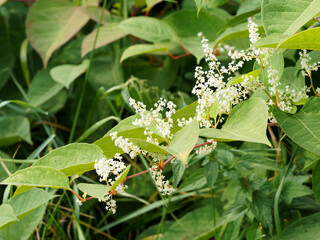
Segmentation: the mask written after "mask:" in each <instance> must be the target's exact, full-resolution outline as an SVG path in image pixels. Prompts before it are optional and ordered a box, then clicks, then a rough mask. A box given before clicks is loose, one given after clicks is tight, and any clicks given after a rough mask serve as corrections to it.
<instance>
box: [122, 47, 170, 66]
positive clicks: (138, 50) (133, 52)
mask: <svg viewBox="0 0 320 240" xmlns="http://www.w3.org/2000/svg"><path fill="white" fill-rule="evenodd" d="M167 50H168V47H166V46H161V45H153V44H136V45H132V46H130V47H128V48H127V49H126V50H125V51H124V52H123V54H122V56H121V59H120V62H123V61H124V60H126V59H127V58H129V57H133V56H137V55H141V54H147V53H152V52H165V51H167Z"/></svg>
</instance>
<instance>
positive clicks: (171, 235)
mask: <svg viewBox="0 0 320 240" xmlns="http://www.w3.org/2000/svg"><path fill="white" fill-rule="evenodd" d="M213 216H215V217H214V218H215V219H214V220H213ZM218 218H219V214H218V212H217V211H216V209H212V206H207V207H203V208H199V209H196V210H194V211H192V212H189V213H187V214H186V215H184V216H183V217H182V218H180V219H179V222H175V223H174V224H172V226H171V227H170V228H169V229H168V230H167V231H166V232H165V233H164V234H163V236H162V238H161V239H162V240H172V239H175V240H182V239H183V240H193V239H198V237H200V236H201V235H202V234H204V233H206V232H209V231H210V230H212V228H213V227H214V226H213V223H214V222H217V221H218ZM207 239H208V238H207Z"/></svg>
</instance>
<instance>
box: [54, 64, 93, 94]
mask: <svg viewBox="0 0 320 240" xmlns="http://www.w3.org/2000/svg"><path fill="white" fill-rule="evenodd" d="M88 66H89V60H87V59H85V60H83V62H82V63H81V64H79V65H71V64H65V65H60V66H57V67H54V68H52V69H51V70H50V75H51V77H52V79H53V80H55V81H56V82H58V83H60V84H61V85H63V86H65V87H66V88H67V89H69V87H70V85H71V83H72V82H73V81H74V80H76V79H77V78H78V77H79V76H80V75H81V74H82V73H83V72H85V71H86V70H87V68H88Z"/></svg>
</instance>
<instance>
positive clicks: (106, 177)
mask: <svg viewBox="0 0 320 240" xmlns="http://www.w3.org/2000/svg"><path fill="white" fill-rule="evenodd" d="M94 167H95V169H96V172H97V174H98V175H99V176H100V179H99V180H100V182H102V181H106V182H107V184H108V185H109V186H112V185H113V184H114V183H115V181H116V180H118V179H119V177H120V176H121V174H122V173H123V171H124V170H125V169H126V165H125V164H124V163H123V162H122V156H121V155H120V154H119V153H117V154H116V155H115V156H114V158H111V159H106V158H101V159H99V160H96V162H95V164H94ZM127 187H128V186H127V185H123V184H119V185H118V186H117V187H116V189H115V192H118V191H124V190H125V189H126V188H127ZM104 200H105V201H106V203H107V205H106V209H107V210H108V211H112V213H115V212H116V201H115V200H113V199H112V194H110V193H109V194H107V195H106V197H105V199H99V201H104Z"/></svg>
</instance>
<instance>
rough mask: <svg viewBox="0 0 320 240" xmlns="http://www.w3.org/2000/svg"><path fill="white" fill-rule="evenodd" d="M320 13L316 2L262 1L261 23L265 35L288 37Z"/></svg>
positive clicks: (312, 0)
mask: <svg viewBox="0 0 320 240" xmlns="http://www.w3.org/2000/svg"><path fill="white" fill-rule="evenodd" d="M319 12H320V2H319V1H318V0H290V1H277V0H264V1H263V3H262V9H261V13H262V22H263V26H264V29H265V31H266V34H267V35H271V34H284V35H285V36H290V35H292V34H294V33H295V32H296V31H298V30H299V29H300V28H301V27H302V26H303V25H304V24H306V23H307V22H308V21H309V20H310V19H312V18H313V17H315V16H316V15H317V14H318V13H319Z"/></svg>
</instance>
